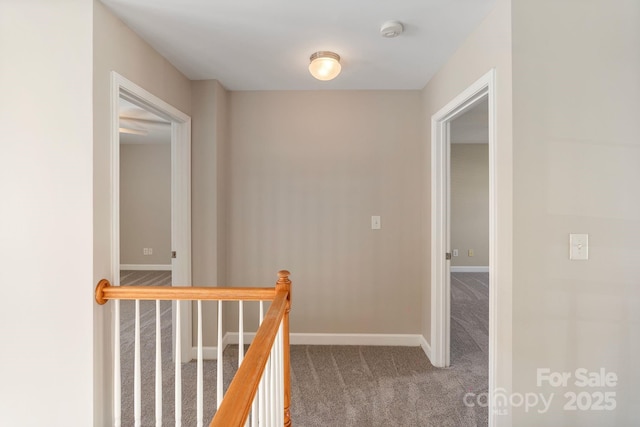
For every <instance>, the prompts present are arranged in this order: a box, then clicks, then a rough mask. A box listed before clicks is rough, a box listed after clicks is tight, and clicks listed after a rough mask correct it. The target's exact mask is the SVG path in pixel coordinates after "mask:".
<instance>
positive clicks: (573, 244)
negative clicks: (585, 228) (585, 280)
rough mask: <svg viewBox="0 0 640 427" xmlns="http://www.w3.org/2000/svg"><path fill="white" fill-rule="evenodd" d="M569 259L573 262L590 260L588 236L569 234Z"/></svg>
mask: <svg viewBox="0 0 640 427" xmlns="http://www.w3.org/2000/svg"><path fill="white" fill-rule="evenodd" d="M569 259H570V260H573V261H585V260H588V259H589V235H588V234H569Z"/></svg>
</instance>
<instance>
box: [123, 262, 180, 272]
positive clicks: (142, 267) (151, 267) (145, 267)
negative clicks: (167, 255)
mask: <svg viewBox="0 0 640 427" xmlns="http://www.w3.org/2000/svg"><path fill="white" fill-rule="evenodd" d="M122 270H135V271H171V264H120V271H122Z"/></svg>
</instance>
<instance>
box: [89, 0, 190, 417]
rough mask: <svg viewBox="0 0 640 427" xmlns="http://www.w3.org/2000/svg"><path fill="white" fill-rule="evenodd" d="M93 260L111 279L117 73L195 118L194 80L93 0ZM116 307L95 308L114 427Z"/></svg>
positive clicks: (98, 273)
mask: <svg viewBox="0 0 640 427" xmlns="http://www.w3.org/2000/svg"><path fill="white" fill-rule="evenodd" d="M93 8H94V15H93V53H94V55H93V124H94V135H93V136H94V144H93V192H94V199H93V212H94V215H93V222H94V223H93V227H94V228H93V230H94V232H93V239H94V242H93V244H94V246H93V254H94V257H93V262H94V280H93V283H94V284H95V283H97V281H98V280H99V279H101V278H103V277H104V278H108V279H113V278H112V277H111V240H110V227H111V215H110V204H111V201H110V182H111V181H110V173H111V170H110V168H111V163H110V160H109V159H110V151H109V138H110V136H109V133H110V114H111V113H110V90H111V80H110V79H111V71H116V72H118V73H120V74H121V75H123V76H124V77H126V78H127V79H129V80H131V81H133V82H134V83H136V84H138V85H140V86H142V87H143V88H145V89H146V90H148V91H149V92H151V93H153V94H154V95H155V96H157V97H159V98H161V99H162V100H164V101H166V102H167V103H169V104H171V105H172V106H174V107H175V108H177V109H179V110H180V111H182V112H184V113H186V114H191V89H190V82H189V80H188V79H187V78H186V77H184V76H183V75H182V74H181V73H180V72H179V71H178V70H176V69H175V67H173V66H172V65H171V64H170V63H169V62H168V61H167V60H166V59H164V58H163V57H162V56H160V55H159V54H158V53H157V52H156V51H155V50H153V49H152V48H151V47H150V46H149V45H148V44H147V43H146V42H144V41H143V40H142V39H141V38H140V37H138V36H137V35H136V34H135V33H133V32H132V31H131V30H130V29H129V28H128V27H127V26H126V25H124V23H123V22H122V21H120V20H119V19H118V18H116V17H115V16H114V15H113V14H112V13H111V12H109V10H108V9H106V7H105V6H104V5H103V4H102V3H100V2H99V1H97V0H96V1H94V2H93ZM109 325H110V308H109V307H102V306H97V305H94V326H95V327H94V330H95V331H96V335H95V340H94V344H95V351H94V366H95V367H96V376H95V381H94V389H95V400H94V401H95V409H96V414H95V419H96V420H101V421H102V422H103V424H100V423H98V422H97V423H96V425H105V426H107V425H111V424H112V423H110V420H111V408H110V403H107V404H105V402H110V399H111V392H110V390H111V379H110V372H111V368H110V366H111V362H110V351H111V350H110V344H109V342H110V339H111V337H110V336H108V335H109V332H110V326H109Z"/></svg>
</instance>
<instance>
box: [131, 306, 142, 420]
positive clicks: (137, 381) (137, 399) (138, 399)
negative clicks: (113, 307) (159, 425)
mask: <svg viewBox="0 0 640 427" xmlns="http://www.w3.org/2000/svg"><path fill="white" fill-rule="evenodd" d="M133 360H134V362H133V363H134V364H133V420H134V425H135V427H140V424H141V420H142V418H141V417H142V414H141V412H142V396H141V393H142V388H141V372H140V300H139V299H137V300H136V326H135V350H134V356H133Z"/></svg>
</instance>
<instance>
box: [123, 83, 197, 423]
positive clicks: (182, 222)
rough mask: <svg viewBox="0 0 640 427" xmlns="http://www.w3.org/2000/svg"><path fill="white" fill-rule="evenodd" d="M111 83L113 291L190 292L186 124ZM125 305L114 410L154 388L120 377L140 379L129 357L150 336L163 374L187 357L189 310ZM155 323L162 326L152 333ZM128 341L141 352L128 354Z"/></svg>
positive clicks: (162, 105) (142, 95) (162, 106)
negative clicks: (162, 288) (156, 288)
mask: <svg viewBox="0 0 640 427" xmlns="http://www.w3.org/2000/svg"><path fill="white" fill-rule="evenodd" d="M111 76H112V79H111V165H112V169H111V263H112V265H111V267H112V284H113V285H115V286H119V285H127V284H129V285H134V284H135V285H145V284H148V285H166V286H191V197H190V195H191V118H190V117H189V116H187V115H186V114H184V113H182V112H181V111H179V110H177V109H175V108H174V107H173V106H171V105H169V104H167V103H166V102H164V101H162V100H161V99H159V98H157V97H156V96H154V95H153V94H151V93H149V92H148V91H146V90H144V89H142V88H141V87H140V86H138V85H136V84H135V83H133V82H131V81H129V80H127V79H126V78H124V77H122V76H121V75H119V74H117V73H115V72H112V75H111ZM128 302H129V301H124V302H123V304H122V305H121V304H120V301H118V300H116V301H115V302H114V305H113V307H114V323H113V328H114V329H113V334H114V335H115V336H116V340H115V342H114V366H113V368H114V369H113V375H114V377H113V382H114V396H115V397H114V401H115V402H121V399H120V398H119V396H120V395H122V396H123V397H126V396H127V395H129V394H132V395H133V392H134V389H135V390H138V389H139V388H140V387H142V388H143V389H144V388H145V387H149V386H150V387H153V384H151V385H150V384H149V383H148V382H145V381H142V384H140V383H138V385H137V386H136V385H135V384H134V383H133V382H132V381H133V378H134V376H133V375H128V374H127V371H133V370H137V371H138V372H140V366H138V363H137V362H136V363H131V361H133V360H134V358H132V357H130V355H129V354H128V353H134V352H135V353H138V352H140V353H144V354H154V351H153V346H154V343H155V336H156V335H157V334H160V335H161V336H162V344H163V345H162V354H163V357H162V359H163V369H164V364H165V363H168V364H170V363H171V361H172V360H174V356H175V355H176V354H179V355H180V356H181V360H183V361H189V360H190V358H191V353H192V344H191V306H190V304H183V303H182V302H180V303H176V302H174V303H166V304H165V303H161V302H160V301H156V302H155V304H154V302H152V301H135V305H134V304H130V305H127V304H125V303H128ZM178 304H180V305H179V306H178ZM178 308H180V310H178ZM154 316H156V318H161V319H162V320H161V321H156V327H155V328H154V325H153V323H154V322H153V321H152V319H153V317H154ZM159 325H161V326H159ZM145 328H146V329H145ZM154 329H155V330H154ZM134 331H135V333H134ZM134 336H135V337H136V338H135V340H136V341H139V342H140V346H139V347H140V348H138V346H137V345H136V346H135V347H136V348H135V349H134ZM137 337H141V338H142V337H144V339H142V340H140V339H138V338H137ZM173 343H178V344H175V346H174V345H173ZM145 347H149V349H147V350H149V351H146V350H145ZM140 350H142V351H140ZM165 352H167V353H166V354H165ZM175 360H179V359H175ZM152 363H153V361H151V360H147V359H144V360H142V361H141V365H142V373H143V375H142V377H143V378H144V377H145V375H144V371H147V370H149V369H146V368H145V364H147V365H148V364H152ZM151 372H152V371H151ZM129 382H132V383H131V384H129ZM151 394H153V393H151ZM164 398H165V396H164V395H163V400H164ZM122 402H132V400H131V399H123V400H122ZM127 405H128V404H127ZM127 405H122V407H120V403H117V407H114V413H115V414H117V415H116V417H117V418H118V417H119V416H120V414H121V415H122V417H123V419H124V420H126V421H125V422H124V424H129V422H130V421H131V422H132V419H133V418H132V417H133V408H132V407H130V406H131V405H129V406H127ZM147 409H148V408H147ZM146 412H149V411H148V410H147V411H146ZM142 413H143V416H144V414H145V409H144V408H143V410H142Z"/></svg>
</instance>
